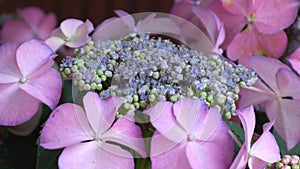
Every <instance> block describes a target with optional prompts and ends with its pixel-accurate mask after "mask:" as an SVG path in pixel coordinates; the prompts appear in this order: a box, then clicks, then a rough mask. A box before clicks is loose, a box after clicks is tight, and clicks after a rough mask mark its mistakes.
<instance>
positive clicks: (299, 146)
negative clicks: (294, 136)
mask: <svg viewBox="0 0 300 169" xmlns="http://www.w3.org/2000/svg"><path fill="white" fill-rule="evenodd" d="M273 135H274V137H275V139H276V141H277V143H278V145H279V148H280V153H281V155H286V154H289V155H298V156H299V155H300V143H298V144H297V145H296V146H295V147H294V148H293V149H292V150H290V151H287V149H286V144H285V142H284V140H283V139H282V138H281V137H280V136H279V134H278V133H277V132H276V130H273Z"/></svg>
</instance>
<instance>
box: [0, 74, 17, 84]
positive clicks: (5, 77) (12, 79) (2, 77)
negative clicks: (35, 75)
mask: <svg viewBox="0 0 300 169" xmlns="http://www.w3.org/2000/svg"><path fill="white" fill-rule="evenodd" d="M19 80H20V79H19V78H17V77H16V76H12V75H9V74H5V73H2V72H0V84H8V83H17V82H19Z"/></svg>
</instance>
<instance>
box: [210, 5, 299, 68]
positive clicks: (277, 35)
mask: <svg viewBox="0 0 300 169" xmlns="http://www.w3.org/2000/svg"><path fill="white" fill-rule="evenodd" d="M298 4H299V2H298V1H297V0H287V1H281V0H274V1H255V0H242V1H240V0H222V5H220V3H213V5H212V7H211V8H212V9H213V11H214V12H215V13H217V15H218V16H219V17H220V18H221V20H222V21H223V22H224V25H225V28H226V36H228V38H230V39H232V41H231V43H232V44H231V45H230V46H229V47H228V51H229V52H228V57H229V58H230V59H232V60H237V59H239V60H241V61H242V62H241V63H245V61H246V60H247V59H248V58H249V57H250V56H252V55H257V54H260V55H265V56H268V57H275V58H278V57H280V56H281V54H282V53H283V51H284V50H285V48H286V46H287V38H286V35H284V32H283V30H284V29H285V28H287V27H288V26H289V25H290V24H292V22H293V21H294V20H295V18H296V15H297V10H298ZM224 9H225V10H224ZM271 35H272V36H271ZM227 41H228V40H227ZM275 41H276V42H279V44H278V43H275ZM245 42H246V43H245ZM227 43H228V42H227ZM228 44H229V43H228ZM241 46H243V49H241ZM245 48H246V50H245ZM270 49H272V50H270ZM274 49H276V50H274Z"/></svg>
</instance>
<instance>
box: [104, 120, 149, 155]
mask: <svg viewBox="0 0 300 169" xmlns="http://www.w3.org/2000/svg"><path fill="white" fill-rule="evenodd" d="M102 138H103V141H112V142H115V143H118V144H121V145H124V146H127V147H130V148H132V149H133V150H134V151H136V152H138V153H139V154H140V155H141V156H142V157H144V158H145V157H146V146H145V143H144V139H143V135H142V131H141V128H140V127H139V126H137V125H135V123H134V121H131V120H128V119H127V118H126V117H121V118H119V119H118V120H117V121H116V123H115V124H114V125H113V126H112V128H111V129H109V130H108V131H107V132H105V133H104V134H103V137H102Z"/></svg>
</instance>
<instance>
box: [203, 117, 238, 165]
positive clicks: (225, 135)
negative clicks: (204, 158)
mask: <svg viewBox="0 0 300 169" xmlns="http://www.w3.org/2000/svg"><path fill="white" fill-rule="evenodd" d="M228 131H229V127H228V126H227V125H226V124H225V123H224V121H221V122H220V123H219V125H218V127H217V128H216V130H214V132H213V133H212V135H211V136H210V137H209V139H207V142H213V143H214V144H216V145H218V146H220V147H222V152H220V151H219V153H220V155H221V156H223V157H224V160H223V161H224V163H225V165H226V166H227V168H229V166H230V165H231V163H232V160H233V156H234V142H233V139H232V137H231V136H230V135H229V132H228Z"/></svg>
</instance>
